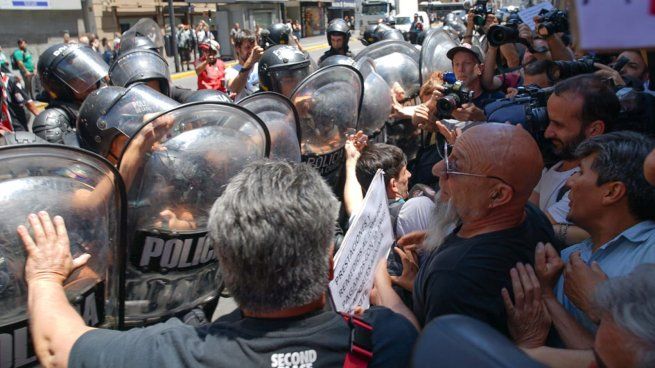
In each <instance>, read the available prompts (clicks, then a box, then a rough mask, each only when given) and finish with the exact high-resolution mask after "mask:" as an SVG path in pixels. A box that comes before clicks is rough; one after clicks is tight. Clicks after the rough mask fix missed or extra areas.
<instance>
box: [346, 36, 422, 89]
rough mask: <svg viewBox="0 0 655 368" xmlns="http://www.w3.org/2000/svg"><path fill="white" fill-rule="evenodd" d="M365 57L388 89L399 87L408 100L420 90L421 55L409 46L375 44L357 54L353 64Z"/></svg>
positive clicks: (405, 43) (386, 41)
mask: <svg viewBox="0 0 655 368" xmlns="http://www.w3.org/2000/svg"><path fill="white" fill-rule="evenodd" d="M367 57H368V58H371V59H372V60H373V63H374V65H375V72H376V73H377V74H379V75H380V76H381V77H382V78H384V80H385V81H386V82H387V84H388V85H389V86H390V87H394V86H395V85H396V84H397V85H399V86H400V87H401V88H402V89H403V90H404V91H405V96H406V97H408V98H411V97H413V96H417V95H418V91H419V89H420V88H421V70H420V68H419V62H420V58H421V54H420V52H419V51H418V50H417V49H416V48H415V47H413V46H412V45H411V44H409V43H407V42H403V41H396V40H384V41H380V42H376V43H374V44H373V45H370V46H367V47H366V48H365V49H364V50H362V51H361V52H360V53H359V54H357V56H355V62H359V61H360V60H361V59H363V58H367Z"/></svg>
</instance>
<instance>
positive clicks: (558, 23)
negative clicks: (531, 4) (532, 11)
mask: <svg viewBox="0 0 655 368" xmlns="http://www.w3.org/2000/svg"><path fill="white" fill-rule="evenodd" d="M536 21H537V23H539V24H538V26H537V33H538V34H539V35H540V36H548V35H552V34H555V33H557V32H565V33H568V32H569V17H568V15H567V14H566V12H565V11H563V10H559V9H551V10H546V9H541V12H539V15H538V16H537V19H536Z"/></svg>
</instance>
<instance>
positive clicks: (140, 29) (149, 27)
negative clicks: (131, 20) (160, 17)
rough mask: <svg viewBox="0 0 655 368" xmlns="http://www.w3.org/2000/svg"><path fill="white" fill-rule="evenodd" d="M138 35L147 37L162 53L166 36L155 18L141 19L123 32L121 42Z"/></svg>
mask: <svg viewBox="0 0 655 368" xmlns="http://www.w3.org/2000/svg"><path fill="white" fill-rule="evenodd" d="M136 36H143V37H147V38H148V39H149V40H150V41H152V43H154V44H155V46H156V47H157V48H158V49H159V50H160V51H159V53H160V54H161V53H162V52H163V49H164V36H163V35H162V32H161V28H160V27H159V25H158V24H157V22H155V21H154V20H152V19H150V18H141V19H139V21H138V22H136V24H134V25H133V26H132V27H130V29H128V30H127V31H125V32H124V33H123V35H122V36H121V43H122V42H124V40H125V39H129V38H133V37H136Z"/></svg>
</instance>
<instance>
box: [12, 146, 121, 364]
mask: <svg viewBox="0 0 655 368" xmlns="http://www.w3.org/2000/svg"><path fill="white" fill-rule="evenodd" d="M0 206H2V210H3V212H4V214H5V216H4V219H3V221H2V222H1V223H0V366H2V367H22V366H25V365H30V364H33V363H35V362H36V357H35V356H34V349H33V347H32V345H31V342H30V340H29V336H28V321H27V318H28V317H27V285H26V283H25V280H24V269H25V251H24V247H23V244H22V241H21V240H20V238H19V236H18V233H17V232H16V228H17V227H18V225H21V224H22V225H25V226H28V229H29V225H28V221H27V216H28V215H29V214H30V213H37V212H39V211H47V212H48V213H49V214H50V216H51V217H54V216H57V215H58V216H61V217H62V218H63V219H64V221H65V223H66V228H67V231H68V237H69V239H70V250H71V253H72V255H73V258H75V257H77V256H80V255H82V254H84V253H89V254H90V255H91V258H90V259H89V261H88V263H87V264H86V265H85V266H83V267H81V268H79V269H77V270H75V272H73V273H72V274H71V275H70V276H69V277H68V279H66V281H65V283H64V289H65V292H66V296H67V297H68V300H69V301H70V302H71V303H72V305H73V306H74V307H75V309H77V311H78V312H79V313H80V315H81V316H82V318H83V319H84V321H85V322H86V323H87V324H88V325H90V326H98V327H105V328H121V327H122V324H123V310H122V306H121V302H120V300H121V299H122V298H121V297H122V293H123V289H122V282H121V277H122V274H123V272H124V269H123V266H124V265H123V263H122V262H121V260H122V258H123V254H124V252H125V241H124V240H125V239H124V231H123V229H124V227H125V212H124V211H125V208H126V203H125V189H124V186H123V182H122V180H121V178H120V175H119V174H118V171H117V170H116V169H115V168H114V167H113V166H112V165H111V164H110V163H109V162H108V161H106V160H105V159H103V158H101V157H100V156H97V155H95V154H92V153H89V152H87V151H84V150H81V149H78V148H72V147H66V146H60V145H20V146H7V147H0Z"/></svg>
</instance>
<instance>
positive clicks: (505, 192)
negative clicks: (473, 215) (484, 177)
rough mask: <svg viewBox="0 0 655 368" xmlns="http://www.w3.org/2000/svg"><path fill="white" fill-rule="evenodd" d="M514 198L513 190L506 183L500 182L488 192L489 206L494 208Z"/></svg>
mask: <svg viewBox="0 0 655 368" xmlns="http://www.w3.org/2000/svg"><path fill="white" fill-rule="evenodd" d="M512 198H514V190H513V189H512V188H511V187H510V186H509V185H507V184H503V183H500V184H498V185H496V186H494V187H493V188H491V191H490V192H489V199H490V203H489V208H496V207H500V206H503V205H505V204H507V203H509V202H510V201H511V200H512Z"/></svg>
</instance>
